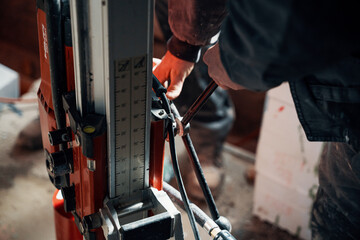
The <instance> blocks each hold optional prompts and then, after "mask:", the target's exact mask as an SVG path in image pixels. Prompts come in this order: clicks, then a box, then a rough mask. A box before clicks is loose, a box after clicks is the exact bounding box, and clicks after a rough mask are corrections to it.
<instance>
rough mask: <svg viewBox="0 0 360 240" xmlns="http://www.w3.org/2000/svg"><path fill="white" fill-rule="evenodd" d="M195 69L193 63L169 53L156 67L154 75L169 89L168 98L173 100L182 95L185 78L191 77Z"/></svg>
mask: <svg viewBox="0 0 360 240" xmlns="http://www.w3.org/2000/svg"><path fill="white" fill-rule="evenodd" d="M193 68H194V63H193V62H188V61H185V60H182V59H180V58H177V57H175V56H174V55H172V54H171V53H170V52H169V51H167V52H166V54H165V55H164V57H163V58H162V60H161V62H160V63H159V64H158V65H157V66H155V68H154V70H153V73H154V75H155V76H156V77H157V79H159V81H160V83H161V84H162V85H163V86H164V87H166V88H167V93H166V96H167V97H168V98H169V99H170V100H172V99H175V98H177V97H178V96H179V95H180V92H181V90H182V87H183V84H184V81H185V78H186V77H187V76H189V74H190V73H191V71H192V70H193Z"/></svg>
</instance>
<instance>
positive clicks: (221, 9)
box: [154, 0, 226, 99]
mask: <svg viewBox="0 0 360 240" xmlns="http://www.w3.org/2000/svg"><path fill="white" fill-rule="evenodd" d="M225 15H226V13H225V0H208V1H205V0H193V1H186V2H183V1H177V0H169V24H170V28H171V30H172V32H173V36H172V37H171V38H170V40H169V41H168V44H167V47H168V51H167V52H166V54H165V55H164V57H163V59H162V62H161V63H160V64H159V65H158V66H157V68H156V69H155V70H154V74H155V76H156V77H157V78H158V79H159V81H160V82H161V83H162V84H163V85H164V86H167V85H168V93H167V96H168V97H169V98H170V99H174V98H176V97H177V96H178V95H179V94H180V92H181V89H182V85H183V82H184V80H185V78H186V77H187V76H188V75H189V74H190V73H191V71H192V69H193V67H194V64H195V62H197V61H198V60H199V57H200V50H201V47H202V46H204V45H207V44H209V42H210V39H211V37H213V36H214V35H216V33H218V32H219V29H220V25H221V22H222V20H223V19H224V17H225ZM167 81H169V83H170V84H168V83H167Z"/></svg>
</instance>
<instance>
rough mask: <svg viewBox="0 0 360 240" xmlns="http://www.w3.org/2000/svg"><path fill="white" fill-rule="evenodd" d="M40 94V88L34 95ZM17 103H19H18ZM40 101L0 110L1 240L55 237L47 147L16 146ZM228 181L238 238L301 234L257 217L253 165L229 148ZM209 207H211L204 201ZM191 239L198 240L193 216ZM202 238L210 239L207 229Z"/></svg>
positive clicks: (224, 205) (228, 212) (221, 203)
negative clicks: (251, 179) (249, 173)
mask: <svg viewBox="0 0 360 240" xmlns="http://www.w3.org/2000/svg"><path fill="white" fill-rule="evenodd" d="M28 97H30V98H34V97H35V90H34V91H33V92H32V93H30V95H28ZM14 107H15V108H14ZM37 114H38V113H37V104H36V103H33V104H16V105H14V106H13V107H9V106H3V109H2V110H1V112H0V123H1V124H0V240H10V239H16V240H18V239H19V240H23V239H27V240H35V239H36V240H42V239H44V240H45V239H46V240H48V239H55V233H54V224H53V212H52V204H51V199H52V195H53V192H54V190H55V188H54V187H53V186H52V184H51V183H50V181H49V180H48V176H47V173H46V169H45V161H44V155H43V151H42V150H37V151H30V150H26V149H24V148H21V147H19V146H16V139H17V136H18V134H19V132H20V131H21V129H23V128H24V127H25V126H26V125H27V123H29V122H31V121H32V120H33V119H35V118H36V117H37ZM224 159H225V172H226V178H225V184H224V187H223V189H222V191H221V194H220V196H219V197H218V198H217V200H216V202H217V204H218V207H219V211H220V214H221V215H223V216H226V217H227V218H228V219H229V220H230V222H231V223H232V226H233V234H234V236H235V237H236V238H237V239H260V240H262V239H296V238H294V237H292V236H290V235H288V234H287V233H286V232H284V231H280V230H279V229H277V228H276V227H273V226H272V225H270V224H267V223H263V222H261V221H260V220H258V219H256V218H253V217H252V210H251V208H252V198H253V191H254V189H253V186H252V185H249V184H248V183H247V182H246V180H245V178H244V172H245V171H246V169H247V168H248V167H250V166H251V165H252V164H251V163H249V162H247V161H242V160H241V159H239V158H238V157H235V156H234V155H232V154H230V153H229V152H225V153H224ZM201 207H205V206H201ZM183 221H184V231H185V236H186V239H193V235H192V233H191V230H190V228H189V226H188V222H187V216H184V217H183ZM202 239H210V238H209V237H208V236H207V235H206V234H205V233H202Z"/></svg>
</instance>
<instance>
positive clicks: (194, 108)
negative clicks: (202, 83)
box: [181, 81, 218, 126]
mask: <svg viewBox="0 0 360 240" xmlns="http://www.w3.org/2000/svg"><path fill="white" fill-rule="evenodd" d="M217 86H218V85H217V84H216V83H215V82H214V81H211V83H210V84H209V85H208V86H207V87H206V89H205V90H204V91H203V92H202V93H201V95H200V96H199V97H198V98H197V99H196V101H195V102H194V103H193V104H192V105H191V107H190V108H189V110H187V112H186V113H185V115H184V117H183V119H182V120H181V123H182V124H183V126H186V125H187V124H188V123H189V122H190V121H191V120H192V119H193V118H194V116H195V114H196V113H197V112H199V110H200V109H201V108H202V107H203V105H204V104H205V103H206V101H207V100H208V98H209V97H210V96H211V94H212V93H213V92H214V91H215V90H216V88H217Z"/></svg>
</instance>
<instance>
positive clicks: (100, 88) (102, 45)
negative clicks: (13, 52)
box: [37, 0, 234, 240]
mask: <svg viewBox="0 0 360 240" xmlns="http://www.w3.org/2000/svg"><path fill="white" fill-rule="evenodd" d="M153 4H154V3H153V0H131V1H128V0H37V21H38V37H39V46H40V61H41V84H40V88H39V91H38V102H39V111H40V121H41V131H42V140H43V145H44V151H45V154H46V167H47V171H48V174H49V178H50V180H51V182H52V183H53V184H54V186H55V187H56V188H57V191H55V194H54V197H53V205H54V212H55V226H56V238H57V240H70V239H71V240H77V239H86V240H103V239H108V240H115V239H116V240H120V239H122V240H133V239H158V240H162V239H170V238H173V239H176V240H177V239H183V238H184V236H183V231H182V221H181V215H180V212H179V211H178V210H177V208H176V207H175V206H174V204H173V202H176V203H177V205H178V206H179V207H181V208H183V209H185V211H186V212H187V214H188V218H189V221H190V224H191V227H192V230H193V232H194V238H195V239H199V238H200V237H199V234H198V229H197V225H196V222H197V223H198V224H199V226H201V227H202V228H204V229H205V230H206V231H207V232H208V233H209V236H210V237H211V238H212V239H234V238H233V237H232V236H231V235H230V233H229V231H230V224H229V223H228V221H227V220H226V219H225V218H224V217H221V216H220V215H219V213H218V211H217V208H216V206H215V203H214V199H213V197H212V195H211V193H210V190H209V188H208V186H207V184H206V181H205V178H204V176H203V173H202V170H201V167H200V164H199V160H198V158H197V155H196V152H195V150H194V147H193V146H192V143H191V139H190V137H189V134H188V131H189V122H190V121H191V119H192V117H193V116H194V114H196V112H197V111H198V110H199V109H200V108H201V106H202V105H203V104H204V102H205V101H206V99H207V98H208V97H209V96H210V95H211V93H212V92H213V91H214V90H215V88H216V84H215V83H214V82H213V83H211V84H210V85H209V87H208V88H207V89H206V90H205V91H204V93H203V94H202V95H201V96H200V97H199V98H198V100H197V101H195V103H194V104H193V106H192V107H191V108H190V109H189V111H188V113H187V114H185V115H184V117H183V118H181V117H180V116H179V114H178V112H177V110H176V107H175V106H174V104H173V103H172V102H171V101H169V100H168V99H167V98H166V95H165V93H166V89H165V88H164V87H162V85H161V84H160V83H159V82H158V81H157V79H156V78H155V77H154V76H153V74H152V46H153V30H152V27H153V8H154V6H153ZM179 133H181V135H182V138H183V141H184V143H185V146H186V148H187V151H188V153H189V159H190V161H191V163H192V165H193V167H194V171H195V173H196V175H197V178H198V181H199V183H200V186H201V188H202V190H203V192H204V196H205V199H206V202H207V204H208V207H209V209H210V213H211V217H209V216H207V215H206V214H204V212H202V211H201V210H200V209H199V208H198V207H197V206H196V205H194V204H192V203H190V202H189V200H188V198H187V196H186V192H185V190H184V187H183V183H182V179H181V175H180V171H179V166H178V163H177V157H176V150H175V143H174V136H175V135H176V134H179ZM166 138H168V141H169V144H170V152H171V157H172V163H173V168H174V173H175V177H176V180H177V182H178V186H179V190H180V192H178V191H177V190H175V189H174V188H172V187H171V186H170V185H168V184H166V183H165V182H163V169H164V144H165V139H166ZM210 237H209V238H210Z"/></svg>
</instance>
